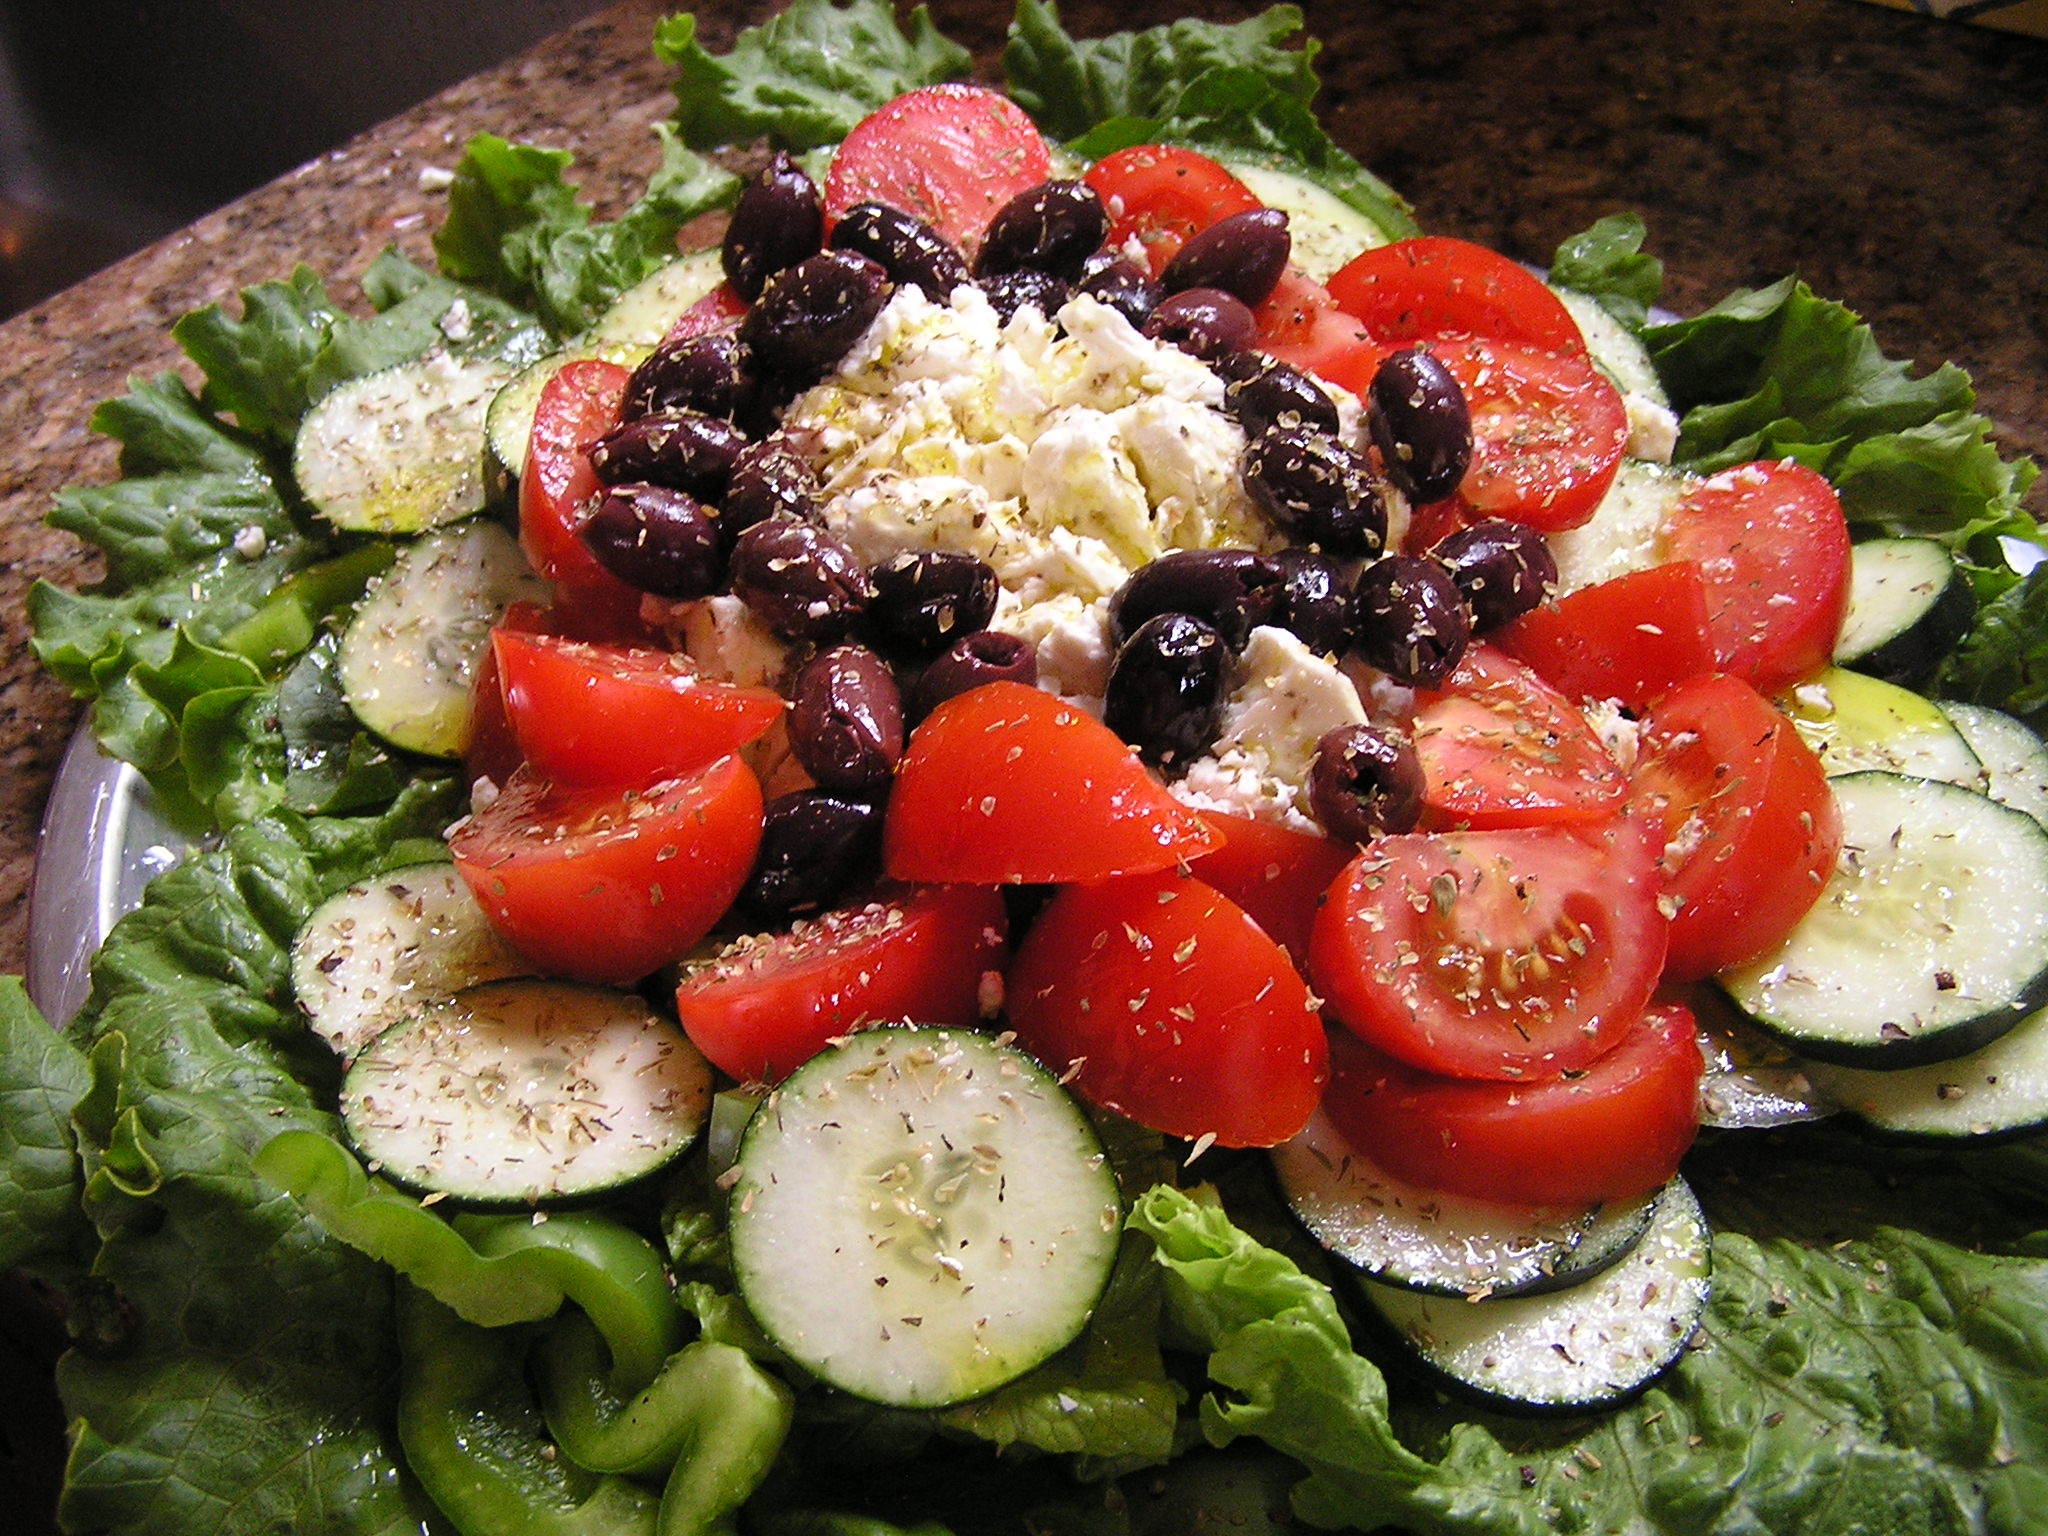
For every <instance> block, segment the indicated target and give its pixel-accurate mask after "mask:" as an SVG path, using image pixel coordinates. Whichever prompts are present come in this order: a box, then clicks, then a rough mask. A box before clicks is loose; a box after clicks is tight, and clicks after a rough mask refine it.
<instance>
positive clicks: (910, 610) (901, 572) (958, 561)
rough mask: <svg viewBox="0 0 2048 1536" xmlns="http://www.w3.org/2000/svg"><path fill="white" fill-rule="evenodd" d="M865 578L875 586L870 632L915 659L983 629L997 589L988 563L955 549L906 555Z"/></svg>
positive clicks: (930, 550) (869, 625) (994, 606)
mask: <svg viewBox="0 0 2048 1536" xmlns="http://www.w3.org/2000/svg"><path fill="white" fill-rule="evenodd" d="M868 579H869V580H870V581H872V582H873V583H874V587H875V597H874V601H873V602H871V603H869V604H868V615H867V625H868V633H869V634H871V635H872V636H874V638H875V639H876V640H877V641H878V642H880V643H881V644H883V645H887V646H893V647H898V648H900V649H903V650H907V651H912V652H914V653H916V654H917V655H919V656H933V655H936V654H938V652H940V651H943V650H944V649H945V648H946V647H947V646H949V645H951V644H952V643H953V642H954V641H955V640H957V639H959V638H960V636H962V635H965V634H971V633H973V632H974V631H975V630H977V629H986V628H987V627H988V621H989V620H990V619H991V618H993V617H994V616H995V611H996V597H997V595H998V593H999V591H1000V590H1001V583H1000V582H998V581H997V580H996V573H995V569H994V568H993V567H992V566H991V565H990V564H989V563H988V562H987V561H986V560H983V559H982V558H981V557H980V556H979V555H970V554H968V553H967V552H966V551H965V550H957V549H918V550H905V551H904V552H903V553H902V554H900V555H896V556H893V557H892V558H890V559H888V560H884V561H883V562H882V563H881V564H880V565H878V566H876V567H874V568H873V569H872V570H870V571H869V572H868Z"/></svg>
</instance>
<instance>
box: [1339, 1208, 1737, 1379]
mask: <svg viewBox="0 0 2048 1536" xmlns="http://www.w3.org/2000/svg"><path fill="white" fill-rule="evenodd" d="M1711 1269H1712V1257H1711V1248H1710V1245H1709V1242H1708V1236H1707V1224H1706V1219H1705V1217H1703V1216H1702V1215H1701V1214H1700V1207H1699V1201H1698V1200H1696V1199H1695V1198H1694V1197H1693V1193H1692V1191H1691V1190H1690V1189H1689V1188H1687V1187H1686V1184H1685V1181H1684V1180H1682V1179H1674V1180H1673V1181H1672V1182H1671V1183H1670V1184H1668V1185H1666V1186H1665V1188H1664V1191H1663V1193H1662V1194H1661V1195H1660V1196H1659V1197H1658V1199H1657V1202H1656V1210H1655V1212H1654V1214H1653V1216H1652V1218H1651V1222H1650V1229H1649V1231H1648V1232H1647V1233H1645V1234H1644V1237H1643V1240H1642V1241H1641V1242H1640V1243H1638V1244H1637V1245H1636V1246H1635V1248H1634V1249H1633V1250H1631V1251H1630V1253H1629V1254H1628V1256H1627V1257H1626V1258H1624V1259H1623V1260H1622V1261H1621V1262H1620V1263H1618V1264H1616V1265H1614V1266H1613V1267H1612V1268H1610V1269H1607V1270H1605V1271H1603V1272H1602V1273H1601V1274H1599V1275H1598V1276H1596V1277H1595V1278H1593V1279H1591V1280H1587V1281H1585V1282H1584V1283H1583V1284H1580V1285H1575V1286H1572V1287H1571V1288H1570V1289H1568V1290H1562V1291H1551V1292H1549V1293H1547V1294H1545V1295H1541V1296H1496V1297H1492V1298H1489V1299H1487V1300H1485V1301H1465V1300H1460V1299H1456V1298H1451V1297H1444V1296H1431V1295H1427V1294H1425V1293H1423V1292H1420V1291H1404V1290H1397V1289H1395V1288H1393V1287H1391V1286H1384V1285H1377V1284H1374V1283H1373V1282H1371V1281H1365V1282H1363V1283H1361V1284H1360V1285H1359V1287H1358V1290H1359V1292H1360V1294H1361V1295H1363V1296H1364V1297H1365V1299H1366V1301H1367V1302H1368V1303H1369V1304H1370V1306H1371V1307H1372V1309H1373V1310H1374V1312H1375V1313H1377V1314H1378V1317H1379V1319H1380V1321H1382V1322H1383V1323H1385V1324H1386V1325H1387V1329H1388V1331H1389V1332H1390V1333H1391V1334H1392V1335H1393V1336H1394V1337H1395V1338H1396V1339H1398V1340H1399V1342H1400V1344H1401V1345H1402V1347H1404V1348H1405V1349H1407V1350H1408V1351H1409V1352H1410V1354H1411V1356H1412V1357H1413V1359H1414V1361H1415V1363H1416V1364H1418V1365H1419V1366H1421V1367H1422V1368H1423V1369H1424V1371H1425V1372H1426V1373H1427V1374H1428V1375H1429V1376H1430V1377H1431V1378H1432V1379H1434V1380H1436V1381H1437V1382H1438V1383H1440V1384H1441V1385H1444V1386H1446V1387H1449V1388H1450V1389H1452V1390H1453V1391H1456V1392H1458V1393H1459V1394H1460V1395H1462V1396H1466V1397H1473V1398H1477V1399H1479V1400H1480V1401H1482V1402H1484V1403H1486V1404H1487V1405H1488V1406H1489V1407H1493V1408H1500V1409H1506V1410H1509V1411H1518V1412H1524V1413H1542V1414H1565V1413H1586V1412H1590V1411H1593V1410H1595V1409H1601V1408H1612V1407H1615V1406H1617V1405H1619V1404H1621V1403H1624V1402H1627V1401H1628V1400H1629V1399H1630V1398H1632V1397H1635V1396H1636V1395H1638V1394H1639V1393H1641V1392H1642V1391H1643V1390H1644V1389H1645V1388H1647V1387H1648V1386H1649V1385H1650V1384H1651V1383H1652V1382H1654V1381H1655V1380H1656V1379H1657V1378H1658V1377H1659V1376H1661V1375H1662V1374H1663V1373H1664V1372H1665V1371H1667V1370H1669V1369H1670V1368H1671V1366H1672V1365H1673V1364H1675V1363H1676V1362H1677V1360H1678V1358H1679V1356H1680V1355H1682V1354H1684V1353H1685V1347H1686V1344H1687V1343H1688V1341H1690V1340H1691V1338H1692V1336H1693V1334H1694V1332H1695V1331H1697V1329H1698V1328H1699V1322H1700V1316H1701V1313H1702V1312H1703V1311H1704V1310H1705V1307H1706V1302H1707V1290H1708V1282H1709V1276H1710V1272H1711Z"/></svg>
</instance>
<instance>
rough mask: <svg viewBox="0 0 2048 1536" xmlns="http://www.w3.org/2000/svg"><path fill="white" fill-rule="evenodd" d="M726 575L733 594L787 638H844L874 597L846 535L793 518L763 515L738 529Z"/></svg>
mask: <svg viewBox="0 0 2048 1536" xmlns="http://www.w3.org/2000/svg"><path fill="white" fill-rule="evenodd" d="M731 575H732V590H733V595H734V596H736V597H738V598H739V600H740V601H741V602H743V603H745V604H746V605H747V606H748V607H749V608H751V609H752V610H753V611H754V612H755V613H757V614H758V615H760V617H761V619H762V621H763V622H764V623H766V624H767V625H768V627H769V628H771V629H773V630H774V631H775V632H776V633H778V634H781V635H786V636H787V637H789V638H790V639H792V640H812V641H816V642H818V643H820V644H828V643H830V642H831V641H834V640H839V639H842V638H844V637H845V636H846V635H847V634H848V633H850V632H851V631H852V629H853V627H854V625H855V624H857V623H859V622H860V616H861V614H862V613H863V612H865V611H866V609H867V605H868V601H869V599H871V598H872V597H873V596H874V588H873V586H872V585H871V584H870V583H869V581H868V573H867V572H866V571H865V570H864V569H862V567H861V563H860V558H859V556H857V555H855V554H854V552H853V549H852V547H851V546H850V545H848V544H847V542H846V540H844V539H842V538H840V537H839V536H838V535H837V534H835V533H832V532H829V531H828V530H826V529H824V528H821V527H819V526H818V525H817V524H815V523H806V522H800V521H798V520H797V519H796V518H793V517H771V518H766V519H764V520H763V521H761V522H758V523H756V524H754V525H753V526H752V527H751V528H748V529H747V530H745V531H744V532H743V533H741V534H740V536H739V538H738V539H737V540H736V541H735V542H734V544H733V547H732V567H731Z"/></svg>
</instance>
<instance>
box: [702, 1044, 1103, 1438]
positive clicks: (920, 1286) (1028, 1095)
mask: <svg viewBox="0 0 2048 1536" xmlns="http://www.w3.org/2000/svg"><path fill="white" fill-rule="evenodd" d="M736 1167H737V1168H738V1169H739V1177H738V1180H737V1182H736V1183H735V1184H734V1186H733V1189H732V1196H731V1200H732V1203H731V1207H730V1211H731V1227H732V1233H731V1236H732V1262H733V1274H734V1278H735V1279H736V1280H737V1282H738V1285H739V1291H740V1296H741V1298H742V1299H743V1300H744V1301H745V1302H746V1304H747V1307H748V1309H749V1310H750V1311H751V1312H752V1313H753V1315H754V1318H755V1320H756V1321H757V1322H759V1323H760V1325H761V1327H762V1330H763V1331H764V1332H766V1333H767V1335H768V1336H769V1338H771V1339H772V1340H774V1342H775V1343H776V1345H777V1346H779V1347H780V1348H781V1349H782V1350H783V1351H784V1352H785V1353H787V1354H788V1355H789V1356H790V1358H792V1359H793V1360H795V1361H796V1362H797V1363H798V1364H799V1365H801V1366H803V1367H804V1369H806V1370H808V1371H810V1372H812V1373H813V1374H815V1375H816V1376H818V1377H819V1378H821V1379H822V1380H824V1381H825V1382H827V1383H829V1384H830V1385H832V1386H835V1387H838V1388H840V1389H841V1390H842V1391H846V1392H850V1393H853V1394H854V1395H855V1396H857V1397H862V1398H867V1399H869V1400H870V1401H873V1402H878V1403H888V1404H893V1405H896V1406H899V1407H905V1408H935V1407H938V1406H940V1405H942V1404H946V1403H956V1402H961V1401H964V1400H966V1399H968V1398H973V1397H980V1396H982V1395H983V1394H985V1393H988V1392H992V1391H994V1390H995V1389H996V1388H997V1387H1000V1386H1002V1385H1003V1384H1004V1383H1005V1382H1008V1381H1011V1380H1014V1379H1015V1378H1016V1377H1018V1376H1021V1375H1023V1374H1024V1372H1026V1371H1028V1370H1030V1369H1031V1368H1032V1367H1033V1366H1035V1365H1038V1364H1039V1363H1040V1362H1042V1361H1044V1360H1046V1359H1048V1358H1049V1357H1051V1356H1052V1355H1053V1354H1055V1353H1056V1352H1058V1351H1059V1350H1060V1349H1061V1348H1063V1347H1064V1346H1065V1345H1066V1344H1068V1343H1069V1342H1070V1341H1072V1340H1073V1339H1074V1338H1075V1337H1077V1336H1078V1335H1079V1334H1080V1332H1081V1330H1082V1329H1083V1328H1084V1327H1085V1326H1086V1325H1087V1322H1088V1317H1089V1313H1090V1312H1091V1310H1092V1309H1093V1308H1094V1306H1095V1303H1096V1301H1097V1300H1098V1299H1099V1298H1100V1296H1101V1295H1102V1289H1103V1287H1104V1286H1105V1285H1106V1284H1107V1283H1108V1280H1109V1271H1110V1266H1111V1265H1112V1264H1113V1263H1114V1262H1115V1259H1116V1251H1117V1245H1118V1241H1119V1234H1120V1232H1121V1230H1122V1222H1121V1219H1120V1215H1121V1207H1120V1204H1119V1200H1118V1195H1117V1187H1116V1178H1115V1176H1114V1174H1113V1173H1112V1172H1111V1170H1110V1166H1109V1159H1108V1157H1107V1156H1106V1155H1105V1154H1104V1152H1103V1150H1102V1144H1101V1142H1100V1141H1099V1140H1098V1139H1097V1138H1096V1135H1095V1131H1094V1128H1093V1127H1092V1126H1091V1125H1090V1124H1089V1123H1088V1119H1087V1117H1086V1116H1085V1115H1084V1114H1082V1112H1081V1110H1080V1108H1079V1107H1078V1106H1077V1105H1076V1104H1075V1103H1074V1101H1073V1100H1072V1099H1071V1098H1070V1097H1068V1095H1067V1093H1066V1091H1065V1090H1064V1089H1062V1088H1061V1087H1060V1086H1059V1084H1057V1083H1056V1082H1054V1081H1053V1079H1052V1077H1051V1075H1050V1074H1048V1073H1047V1072H1046V1070H1045V1069H1044V1068H1043V1067H1041V1066H1039V1065H1038V1063H1037V1062H1035V1061H1033V1060H1032V1059H1031V1058H1030V1057H1028V1056H1026V1055H1024V1054H1023V1053H1021V1052H1019V1051H1016V1050H1013V1049H1011V1048H1009V1047H1008V1046H1004V1045H999V1044H997V1043H996V1042H994V1041H992V1040H990V1039H988V1038H987V1037H985V1036H982V1035H977V1034H974V1033H972V1032H970V1031H966V1030H957V1029H938V1028H929V1027H907V1028H885V1029H871V1030H868V1031H865V1032H864V1033H861V1034H858V1035H854V1036H852V1037H851V1038H849V1039H847V1040H845V1041H843V1042H841V1043H840V1044H839V1045H837V1046H834V1047H832V1048H830V1049H827V1050H825V1051H823V1052H821V1053H820V1054H818V1055H817V1056H814V1057H812V1058H811V1060H809V1061H808V1062H806V1063H805V1064H804V1065H803V1066H801V1067H799V1068H798V1069H797V1070H796V1071H795V1072H793V1073H791V1074H790V1076H789V1077H788V1078H787V1079H785V1080H784V1082H783V1084H782V1086H781V1087H780V1088H779V1089H777V1090H775V1091H774V1092H773V1093H771V1094H770V1095H769V1096H768V1098H767V1099H766V1100H765V1101H764V1102H763V1103H762V1106H761V1109H760V1112H759V1113H757V1114H756V1115H755V1116H754V1118H753V1120H752V1121H751V1122H750V1123H749V1124H748V1126H747V1131H746V1134H745V1136H744V1137H743V1138H742V1139H741V1141H740V1151H739V1161H738V1163H737V1164H736Z"/></svg>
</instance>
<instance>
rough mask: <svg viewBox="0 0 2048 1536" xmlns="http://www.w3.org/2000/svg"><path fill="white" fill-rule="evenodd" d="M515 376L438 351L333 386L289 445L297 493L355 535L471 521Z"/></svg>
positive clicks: (503, 367)
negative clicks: (488, 442)
mask: <svg viewBox="0 0 2048 1536" xmlns="http://www.w3.org/2000/svg"><path fill="white" fill-rule="evenodd" d="M515 371H516V370H515V369H514V367H513V365H512V364H510V363H507V362H505V361H503V360H502V359H500V358H496V357H490V356H470V357H457V356H456V355H454V354H453V353H451V352H447V351H444V350H440V349H436V350H435V351H432V352H429V353H427V354H426V355H425V356H424V357H416V358H414V359H412V360H411V361H410V362H404V363H400V364H398V365H397V366H396V367H393V368H385V369H381V370H379V371H378V372H376V373H372V374H366V375H365V376H363V377H362V378H359V379H351V380H349V381H348V382H347V383H345V384H341V385H337V386H336V387H335V388H334V389H332V390H330V391H328V393H327V394H325V395H323V396H322V397H321V399H320V403H319V404H318V405H316V406H314V407H313V409H312V410H310V411H308V412H307V413H306V419H305V420H304V421H303V422H301V423H300V425H299V433H298V437H297V438H296V439H295V440H294V441H293V443H292V474H293V476H294V477H295V478H296V479H297V480H298V482H299V489H300V490H301V491H302V492H304V493H305V497H306V500H308V501H309V502H311V503H312V504H313V507H314V509H315V510H316V511H318V512H319V513H320V515H321V516H322V517H324V518H326V519H327V520H328V521H329V522H330V523H332V524H334V526H335V527H337V528H346V529H349V530H351V531H353V532H358V533H418V532H420V531H421V530H422V529H426V528H438V527H441V526H442V525H443V524H446V523H453V522H459V521H460V520H461V519H463V518H466V517H472V516H474V515H475V514H476V513H478V512H481V511H482V510H483V509H484V503H485V499H486V494H487V487H488V483H487V480H486V477H485V466H484V461H483V455H482V453H481V452H480V451H479V444H480V439H481V434H482V432H483V429H484V418H485V414H486V413H487V411H488V410H489V408H490V404H491V400H492V398H493V397H494V396H496V394H497V393H498V391H499V390H500V389H502V388H503V387H504V386H505V385H506V383H507V382H509V381H510V380H511V379H512V377H513V375H514V373H515Z"/></svg>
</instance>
